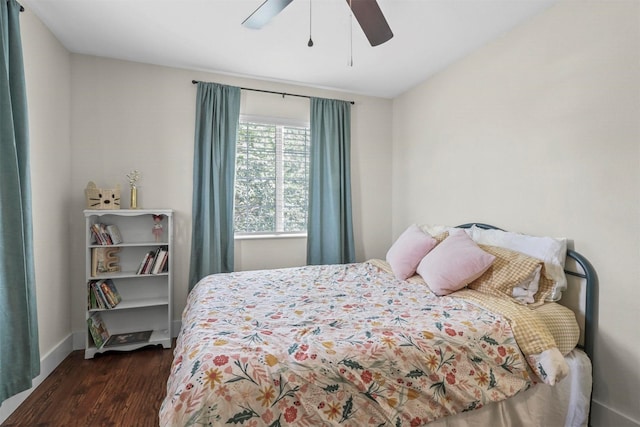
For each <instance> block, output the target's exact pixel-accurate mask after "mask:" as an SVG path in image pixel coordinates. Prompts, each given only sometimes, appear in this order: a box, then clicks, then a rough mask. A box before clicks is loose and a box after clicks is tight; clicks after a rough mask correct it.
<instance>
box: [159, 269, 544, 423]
mask: <svg viewBox="0 0 640 427" xmlns="http://www.w3.org/2000/svg"><path fill="white" fill-rule="evenodd" d="M529 363H531V362H529ZM537 378H538V377H537V376H536V375H535V374H534V373H533V371H532V370H531V368H530V367H529V364H528V362H527V358H526V357H525V356H524V355H523V354H522V352H521V350H520V349H519V347H518V345H517V343H516V339H515V337H514V333H513V331H512V328H511V326H510V323H509V321H508V320H507V319H505V318H504V317H503V316H502V315H500V314H496V313H494V312H492V311H489V310H487V309H485V308H481V306H480V304H474V303H472V302H471V301H469V300H466V299H461V298H456V297H453V296H446V297H437V296H435V295H434V294H432V293H431V292H430V291H429V290H428V288H426V286H425V285H424V284H420V283H416V282H411V281H401V280H397V279H395V278H394V276H393V274H391V273H389V272H388V271H385V270H384V269H381V268H380V267H379V266H378V265H376V263H374V262H365V263H357V264H347V265H331V266H308V267H301V268H288V269H278V270H262V271H252V272H237V273H228V274H217V275H212V276H208V277H206V278H204V279H202V280H201V281H200V282H199V283H198V284H197V285H196V287H195V288H194V289H193V290H192V291H191V293H190V295H189V298H188V301H187V307H186V308H185V310H184V313H183V318H182V330H181V332H180V335H179V337H178V340H177V344H176V349H175V356H174V361H173V364H172V367H171V373H170V377H169V380H168V382H167V395H166V397H165V400H164V401H163V403H162V406H161V409H160V414H159V419H160V425H161V426H192V425H193V426H200V425H227V424H228V425H244V426H285V425H288V426H326V425H343V426H354V427H355V426H381V425H387V426H417V425H424V424H426V423H428V422H430V421H432V420H435V419H438V418H442V417H446V416H449V415H451V414H456V413H460V412H465V411H471V410H474V409H477V408H481V407H483V406H485V405H487V404H490V403H492V402H497V401H501V400H504V399H508V398H509V397H511V396H514V395H516V394H517V393H519V392H521V391H523V390H526V389H528V388H530V387H531V386H532V385H534V384H535V383H536V382H537V381H539V380H538V379H537Z"/></svg>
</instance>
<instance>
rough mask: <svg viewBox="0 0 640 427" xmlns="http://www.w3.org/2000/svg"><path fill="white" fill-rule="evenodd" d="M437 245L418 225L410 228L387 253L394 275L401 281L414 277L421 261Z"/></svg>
mask: <svg viewBox="0 0 640 427" xmlns="http://www.w3.org/2000/svg"><path fill="white" fill-rule="evenodd" d="M437 244H438V241H437V240H436V239H434V238H433V237H431V236H430V235H429V234H427V233H425V232H424V231H422V230H421V229H420V227H418V226H417V225H416V224H413V225H411V226H409V228H407V229H406V230H405V231H404V233H402V234H401V235H400V237H398V239H397V240H396V241H395V243H394V244H393V245H392V246H391V248H389V251H388V252H387V262H388V263H389V264H390V265H391V270H393V274H394V275H395V276H396V277H397V278H398V279H400V280H405V279H408V278H409V277H411V276H413V275H414V273H415V272H416V267H417V266H418V263H419V262H420V260H421V259H422V258H424V256H425V255H426V254H428V253H429V251H430V250H431V249H433V248H434V247H435V246H436V245H437Z"/></svg>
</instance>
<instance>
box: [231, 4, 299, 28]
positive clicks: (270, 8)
mask: <svg viewBox="0 0 640 427" xmlns="http://www.w3.org/2000/svg"><path fill="white" fill-rule="evenodd" d="M292 1H293V0H265V2H264V3H262V4H261V5H260V7H258V8H257V9H256V10H254V11H253V13H252V14H251V15H249V17H248V18H247V19H245V20H244V21H242V25H244V26H245V27H247V28H253V29H254V30H258V29H260V28H262V27H263V26H264V25H265V24H266V23H267V22H269V21H270V20H271V19H272V18H273V17H274V16H276V15H277V14H279V13H280V12H282V10H283V9H284V8H285V7H287V6H289V3H291V2H292Z"/></svg>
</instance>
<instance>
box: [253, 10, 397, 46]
mask: <svg viewBox="0 0 640 427" xmlns="http://www.w3.org/2000/svg"><path fill="white" fill-rule="evenodd" d="M292 1H293V0H265V2H264V3H262V4H261V5H260V6H259V7H258V8H257V9H256V10H254V11H253V13H252V14H251V15H249V17H248V18H247V19H245V20H244V21H243V22H242V25H244V26H245V27H247V28H253V29H260V28H262V27H263V26H264V25H265V24H267V22H269V21H270V20H271V19H272V18H273V17H274V16H276V15H277V14H279V13H280V12H282V10H283V9H284V8H285V7H287V6H288V5H289V3H291V2H292ZM346 1H347V4H348V5H349V7H351V11H352V12H353V15H354V16H355V17H356V20H357V21H358V23H359V24H360V27H361V28H362V31H363V32H364V34H365V35H366V36H367V39H368V40H369V43H371V46H378V45H380V44H382V43H384V42H386V41H388V40H390V39H391V38H392V37H393V32H391V28H389V24H388V23H387V20H386V19H385V17H384V15H383V13H382V10H380V6H379V5H378V2H377V1H376V0H346Z"/></svg>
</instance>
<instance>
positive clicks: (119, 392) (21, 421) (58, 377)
mask: <svg viewBox="0 0 640 427" xmlns="http://www.w3.org/2000/svg"><path fill="white" fill-rule="evenodd" d="M174 345H175V344H174ZM172 359H173V348H172V349H163V348H162V347H159V346H158V347H145V348H142V349H139V350H136V351H132V352H109V353H104V354H98V355H96V357H94V358H93V359H89V360H85V359H84V351H74V352H73V353H71V354H70V355H69V356H68V357H67V358H66V359H65V360H64V361H63V362H62V363H61V364H60V365H59V366H58V367H57V368H56V369H55V370H54V371H53V372H52V373H51V375H49V377H47V378H46V379H45V381H44V382H43V383H42V384H40V386H38V387H37V388H36V389H35V390H34V392H33V393H32V394H31V395H30V396H29V397H28V398H27V400H26V401H24V402H23V404H22V405H20V407H19V408H18V409H17V410H16V411H15V412H14V413H13V414H11V416H10V417H9V418H7V420H6V421H5V422H4V423H3V424H2V427H15V426H20V427H36V426H43V427H44V426H48V427H58V426H64V427H67V426H69V427H75V426H78V427H79V426H86V427H94V426H118V427H120V426H123V427H129V426H132V427H133V426H135V427H138V426H140V427H142V426H157V425H158V410H159V409H160V404H161V403H162V399H164V395H165V393H166V381H167V378H168V376H169V369H170V367H171V361H172Z"/></svg>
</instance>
